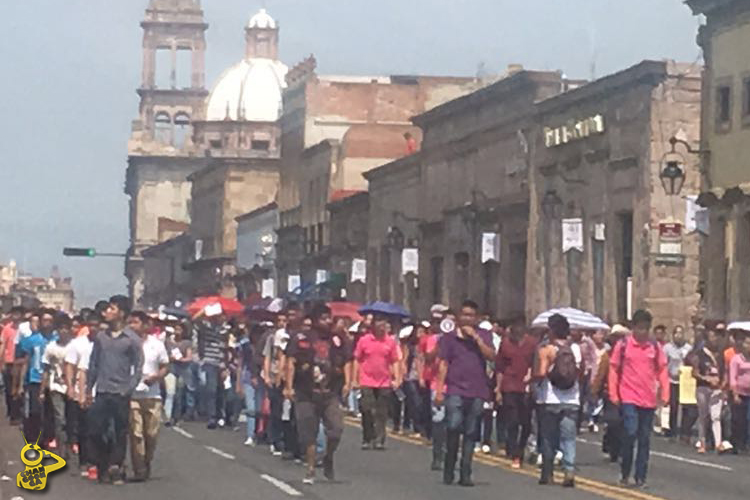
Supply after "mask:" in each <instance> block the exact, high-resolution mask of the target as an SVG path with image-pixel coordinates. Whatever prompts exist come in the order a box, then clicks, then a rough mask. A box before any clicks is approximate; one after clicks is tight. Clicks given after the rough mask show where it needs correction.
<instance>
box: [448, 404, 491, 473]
mask: <svg viewBox="0 0 750 500" xmlns="http://www.w3.org/2000/svg"><path fill="white" fill-rule="evenodd" d="M483 407H484V400H483V399H481V398H465V397H461V396H455V395H449V396H446V397H445V422H446V429H447V432H446V453H445V466H444V467H445V468H444V469H443V481H444V482H446V483H451V482H453V474H454V471H455V468H456V461H457V459H458V445H459V441H460V440H461V435H463V444H462V445H461V464H460V470H461V479H462V481H469V480H471V463H472V460H473V458H474V445H475V444H476V442H477V441H478V440H479V419H480V417H481V416H482V409H483Z"/></svg>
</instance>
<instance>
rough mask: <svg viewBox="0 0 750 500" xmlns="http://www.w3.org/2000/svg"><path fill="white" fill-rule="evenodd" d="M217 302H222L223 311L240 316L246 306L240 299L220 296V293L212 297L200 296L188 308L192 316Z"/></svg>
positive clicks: (229, 314)
mask: <svg viewBox="0 0 750 500" xmlns="http://www.w3.org/2000/svg"><path fill="white" fill-rule="evenodd" d="M215 304H220V305H221V310H222V312H223V313H224V314H226V315H228V316H239V315H241V314H242V313H243V311H244V310H245V306H243V305H242V304H240V303H239V302H238V301H236V300H234V299H228V298H226V297H219V296H218V295H213V296H210V297H198V298H197V299H195V300H194V301H193V302H192V303H191V304H190V305H189V306H188V308H187V310H188V312H189V313H190V315H191V316H192V315H194V314H196V313H197V312H198V311H200V310H201V309H203V308H205V307H206V306H211V305H215Z"/></svg>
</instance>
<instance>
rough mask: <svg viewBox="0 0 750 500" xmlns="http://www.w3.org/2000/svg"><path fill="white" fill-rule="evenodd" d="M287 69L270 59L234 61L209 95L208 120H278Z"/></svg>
mask: <svg viewBox="0 0 750 500" xmlns="http://www.w3.org/2000/svg"><path fill="white" fill-rule="evenodd" d="M287 70H288V68H287V67H286V65H285V64H284V63H282V62H280V61H274V60H271V59H260V58H253V59H246V60H244V61H241V62H239V63H237V64H235V65H234V66H232V67H231V68H229V69H228V70H226V71H225V72H224V73H223V74H222V75H221V77H220V78H219V81H218V83H217V84H216V86H215V87H214V89H213V90H212V91H211V94H210V95H209V96H208V101H207V105H206V120H208V121H222V120H249V121H268V122H274V121H276V120H277V119H278V118H279V115H280V114H281V92H282V90H283V89H284V88H285V87H286V82H285V80H284V77H285V76H286V73H287Z"/></svg>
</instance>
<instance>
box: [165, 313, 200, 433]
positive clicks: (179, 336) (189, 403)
mask: <svg viewBox="0 0 750 500" xmlns="http://www.w3.org/2000/svg"><path fill="white" fill-rule="evenodd" d="M185 331H186V329H185V325H183V324H182V323H178V324H176V325H175V326H174V333H173V334H172V336H171V337H167V339H166V341H165V344H166V348H167V354H169V362H170V373H169V374H168V375H167V379H169V378H170V377H172V379H173V380H172V383H173V384H174V395H173V396H172V399H171V401H170V399H169V393H167V401H165V403H164V414H165V416H166V419H167V422H166V424H165V425H167V426H172V425H176V424H177V422H179V421H180V420H182V418H183V416H184V415H185V413H186V409H187V410H188V411H189V409H192V408H193V406H195V401H194V400H193V395H192V394H190V393H188V391H187V385H188V383H189V377H190V363H191V362H192V358H193V343H192V342H191V341H190V339H186V338H185ZM165 380H166V379H165ZM170 403H171V404H170Z"/></svg>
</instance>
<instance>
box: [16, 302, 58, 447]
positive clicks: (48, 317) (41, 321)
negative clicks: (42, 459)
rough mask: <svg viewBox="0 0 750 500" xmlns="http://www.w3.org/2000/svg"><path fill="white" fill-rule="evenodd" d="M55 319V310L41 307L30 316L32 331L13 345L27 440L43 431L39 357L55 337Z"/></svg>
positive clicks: (45, 440)
mask: <svg viewBox="0 0 750 500" xmlns="http://www.w3.org/2000/svg"><path fill="white" fill-rule="evenodd" d="M54 321H55V318H54V311H52V310H50V309H43V310H42V311H40V312H39V313H38V314H36V315H34V316H32V318H31V321H30V324H31V325H32V333H31V335H29V336H27V337H23V338H21V339H20V340H19V341H18V346H17V348H16V357H17V358H19V362H20V373H19V377H18V384H17V386H16V397H20V396H25V398H26V399H25V402H26V405H25V406H26V411H25V412H24V417H25V418H24V424H23V432H24V435H25V436H28V437H29V439H32V437H31V436H40V435H41V433H42V425H43V422H44V406H45V404H44V394H43V393H42V381H43V379H44V367H43V365H42V356H43V354H44V350H45V349H46V347H47V344H49V343H50V342H52V341H53V340H57V338H58V337H57V332H55V323H54ZM51 437H52V436H49V435H45V436H42V439H41V441H40V442H42V443H46V442H47V441H48V440H49V439H50V438H51ZM37 439H39V438H37Z"/></svg>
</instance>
